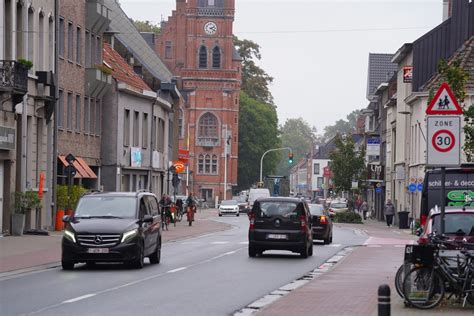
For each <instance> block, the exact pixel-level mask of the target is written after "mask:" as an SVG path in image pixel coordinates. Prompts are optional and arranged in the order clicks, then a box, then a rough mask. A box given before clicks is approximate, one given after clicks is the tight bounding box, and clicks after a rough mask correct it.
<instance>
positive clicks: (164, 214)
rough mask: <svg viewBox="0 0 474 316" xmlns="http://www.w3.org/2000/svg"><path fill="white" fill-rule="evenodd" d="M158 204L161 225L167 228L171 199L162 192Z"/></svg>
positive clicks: (169, 218) (169, 219)
mask: <svg viewBox="0 0 474 316" xmlns="http://www.w3.org/2000/svg"><path fill="white" fill-rule="evenodd" d="M159 204H160V211H161V212H160V214H161V227H162V228H163V229H164V230H168V222H169V221H171V209H170V207H171V199H170V197H169V196H167V195H166V194H163V196H162V197H161V200H160V202H159Z"/></svg>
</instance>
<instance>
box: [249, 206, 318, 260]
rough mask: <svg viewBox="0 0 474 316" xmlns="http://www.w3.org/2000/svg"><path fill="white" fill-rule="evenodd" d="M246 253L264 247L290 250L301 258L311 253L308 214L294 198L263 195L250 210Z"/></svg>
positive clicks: (253, 255)
mask: <svg viewBox="0 0 474 316" xmlns="http://www.w3.org/2000/svg"><path fill="white" fill-rule="evenodd" d="M249 219H250V227H249V256H250V257H255V256H256V255H257V254H262V253H263V252H264V251H266V250H289V251H292V252H297V253H299V254H300V255H301V257H303V258H307V257H308V256H312V255H313V234H312V231H311V214H310V212H309V209H308V205H307V204H306V202H304V201H302V200H300V199H297V198H278V197H274V198H263V199H258V200H257V201H255V203H254V205H253V207H252V211H251V212H249Z"/></svg>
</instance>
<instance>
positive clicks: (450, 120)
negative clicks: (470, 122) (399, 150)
mask: <svg viewBox="0 0 474 316" xmlns="http://www.w3.org/2000/svg"><path fill="white" fill-rule="evenodd" d="M427 121H428V131H427V132H428V137H427V141H426V143H427V147H428V148H427V160H428V161H427V166H430V167H448V166H459V164H460V162H461V139H460V134H461V118H460V117H459V116H428V117H427Z"/></svg>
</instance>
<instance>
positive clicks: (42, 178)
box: [38, 172, 44, 200]
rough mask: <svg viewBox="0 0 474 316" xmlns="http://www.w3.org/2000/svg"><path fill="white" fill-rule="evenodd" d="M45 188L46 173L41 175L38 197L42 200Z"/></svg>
mask: <svg viewBox="0 0 474 316" xmlns="http://www.w3.org/2000/svg"><path fill="white" fill-rule="evenodd" d="M43 187H44V173H43V172H41V173H40V179H39V185H38V197H39V199H40V200H41V199H42V198H43Z"/></svg>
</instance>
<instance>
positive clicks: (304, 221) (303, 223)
mask: <svg viewBox="0 0 474 316" xmlns="http://www.w3.org/2000/svg"><path fill="white" fill-rule="evenodd" d="M300 221H301V231H303V232H305V231H306V225H307V223H306V216H304V215H301V216H300Z"/></svg>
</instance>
